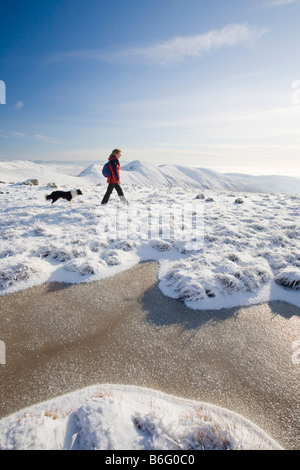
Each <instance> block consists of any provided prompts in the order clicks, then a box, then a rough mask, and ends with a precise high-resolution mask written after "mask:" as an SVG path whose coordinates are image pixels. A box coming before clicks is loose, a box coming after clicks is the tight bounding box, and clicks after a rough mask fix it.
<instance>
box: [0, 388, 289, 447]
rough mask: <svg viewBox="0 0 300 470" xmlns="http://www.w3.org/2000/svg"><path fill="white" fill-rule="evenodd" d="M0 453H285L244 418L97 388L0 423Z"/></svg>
mask: <svg viewBox="0 0 300 470" xmlns="http://www.w3.org/2000/svg"><path fill="white" fill-rule="evenodd" d="M0 449H1V450H6V449H17V450H29V449H31V450H60V449H61V450H63V449H72V450H175V451H176V450H203V449H205V450H249V449H250V450H252V449H253V450H254V449H255V450H267V449H271V450H280V449H281V447H280V446H279V444H277V443H276V442H275V441H274V440H273V439H271V438H270V437H269V436H267V435H266V434H265V433H264V432H263V431H262V430H261V429H259V428H258V427H257V426H255V425H254V424H253V423H251V422H250V421H248V420H246V419H244V418H243V417H242V416H240V415H238V414H235V413H232V412H230V411H228V410H224V409H222V408H218V407H216V406H213V405H209V404H206V403H201V402H196V401H191V400H184V399H181V398H178V397H174V396H170V395H166V394H164V393H162V392H158V391H156V390H150V389H145V388H139V387H131V386H124V385H119V386H118V385H95V386H93V387H88V388H86V389H82V390H79V391H76V392H73V393H70V394H68V395H64V396H61V397H59V398H56V399H53V400H51V401H47V402H44V403H40V404H38V405H35V406H33V407H30V408H27V409H23V410H21V411H19V412H18V413H16V414H13V415H11V416H9V417H7V418H3V419H2V420H0Z"/></svg>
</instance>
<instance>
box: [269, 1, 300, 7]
mask: <svg viewBox="0 0 300 470" xmlns="http://www.w3.org/2000/svg"><path fill="white" fill-rule="evenodd" d="M297 2H298V0H270V1H268V2H265V6H267V7H280V6H286V5H290V4H291V3H297Z"/></svg>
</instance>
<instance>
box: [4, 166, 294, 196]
mask: <svg viewBox="0 0 300 470" xmlns="http://www.w3.org/2000/svg"><path fill="white" fill-rule="evenodd" d="M105 161H106V160H105ZM102 166H103V162H98V163H92V164H90V165H89V166H87V167H86V168H85V169H83V170H82V166H81V168H80V167H79V166H78V165H76V163H74V167H73V168H71V167H72V165H71V163H70V164H69V165H63V164H62V165H61V166H60V165H59V164H55V165H49V162H43V163H40V162H38V163H36V162H32V161H22V160H14V161H4V162H3V161H0V181H4V182H7V183H9V182H11V181H14V182H16V183H17V182H22V181H24V179H28V178H37V179H38V180H39V183H40V184H42V185H43V184H47V183H48V182H49V181H54V182H56V183H57V184H58V185H70V186H74V187H77V186H78V187H79V186H80V185H81V184H87V185H89V184H100V185H103V186H105V185H106V179H105V178H104V177H103V175H102ZM76 168H77V172H76ZM78 172H79V173H78ZM121 183H122V184H128V185H129V186H132V187H134V186H146V187H170V188H172V187H173V188H176V187H181V188H187V189H188V188H190V189H191V188H194V189H195V191H205V190H214V191H236V192H243V191H244V192H257V193H272V192H274V193H286V194H300V179H298V178H293V177H290V176H276V175H267V176H254V175H246V174H240V173H218V172H217V171H214V170H210V169H207V168H196V167H195V168H191V167H186V166H183V165H165V164H164V165H159V166H155V165H152V164H150V163H146V162H143V161H140V160H134V161H132V162H130V163H126V164H124V165H122V162H121Z"/></svg>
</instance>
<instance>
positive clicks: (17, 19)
mask: <svg viewBox="0 0 300 470" xmlns="http://www.w3.org/2000/svg"><path fill="white" fill-rule="evenodd" d="M299 18H300V1H299V0H274V1H273V0H270V1H268V0H266V1H265V0H259V1H257V0H226V1H225V0H210V1H202V0H151V1H150V0H60V1H59V0H51V1H49V2H41V1H39V0H26V2H25V1H23V0H14V1H12V0H2V2H1V16H0V58H1V62H0V80H2V81H3V82H5V84H6V104H0V159H2V160H10V159H20V160H27V159H33V160H34V159H38V160H60V161H74V160H78V161H83V160H84V161H86V162H90V161H98V160H103V159H105V158H106V156H107V154H108V153H109V152H110V151H111V150H112V149H113V148H116V147H118V148H121V149H122V151H123V159H124V160H126V161H131V160H135V159H139V160H143V161H145V162H149V163H154V164H184V165H189V166H198V167H205V168H214V169H216V170H219V171H224V172H236V171H238V172H245V173H255V174H266V173H268V174H280V173H281V174H288V175H294V176H300V165H299V163H298V162H299V151H300V127H299V124H300V66H299V60H298V58H299V44H300V37H299V36H300V33H299ZM298 91H299V93H298ZM0 101H1V97H0Z"/></svg>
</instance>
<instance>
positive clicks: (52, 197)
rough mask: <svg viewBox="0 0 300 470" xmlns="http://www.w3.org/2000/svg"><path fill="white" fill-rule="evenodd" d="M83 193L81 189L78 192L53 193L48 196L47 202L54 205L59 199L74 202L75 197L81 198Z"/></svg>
mask: <svg viewBox="0 0 300 470" xmlns="http://www.w3.org/2000/svg"><path fill="white" fill-rule="evenodd" d="M81 195H82V192H81V191H80V189H76V191H53V192H52V193H51V194H48V195H47V196H46V201H50V200H51V201H52V204H54V202H56V201H57V200H58V199H66V200H67V201H69V202H70V204H71V202H72V200H73V199H74V197H76V196H81Z"/></svg>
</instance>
